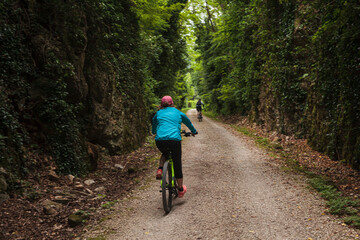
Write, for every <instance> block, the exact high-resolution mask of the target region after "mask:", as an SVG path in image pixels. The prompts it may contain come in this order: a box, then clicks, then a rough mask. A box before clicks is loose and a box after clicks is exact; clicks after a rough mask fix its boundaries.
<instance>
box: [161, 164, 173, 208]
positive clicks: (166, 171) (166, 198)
mask: <svg viewBox="0 0 360 240" xmlns="http://www.w3.org/2000/svg"><path fill="white" fill-rule="evenodd" d="M161 188H162V189H161V190H162V201H163V207H164V210H165V212H166V213H169V212H170V210H171V204H172V198H173V194H172V193H173V189H172V171H171V165H170V164H169V162H168V161H166V162H165V163H164V167H163V175H162V185H161Z"/></svg>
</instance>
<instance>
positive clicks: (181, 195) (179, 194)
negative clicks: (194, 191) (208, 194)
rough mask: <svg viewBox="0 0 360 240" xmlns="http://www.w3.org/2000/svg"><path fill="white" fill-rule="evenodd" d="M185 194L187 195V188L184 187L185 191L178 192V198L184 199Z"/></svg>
mask: <svg viewBox="0 0 360 240" xmlns="http://www.w3.org/2000/svg"><path fill="white" fill-rule="evenodd" d="M185 193H186V186H185V185H183V190H182V191H179V192H178V197H179V198H182V197H183V196H184V194H185Z"/></svg>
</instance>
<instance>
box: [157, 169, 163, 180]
mask: <svg viewBox="0 0 360 240" xmlns="http://www.w3.org/2000/svg"><path fill="white" fill-rule="evenodd" d="M162 173H163V170H162V169H160V168H159V169H158V170H157V171H156V179H161V178H162Z"/></svg>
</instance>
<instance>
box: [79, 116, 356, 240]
mask: <svg viewBox="0 0 360 240" xmlns="http://www.w3.org/2000/svg"><path fill="white" fill-rule="evenodd" d="M188 116H189V117H190V119H191V120H192V122H193V123H194V125H195V128H196V129H197V130H198V131H199V132H200V134H199V135H198V136H196V137H195V138H186V139H184V141H183V172H184V183H185V185H186V186H187V187H188V192H187V193H186V194H185V197H184V198H183V199H176V200H175V202H174V206H173V209H172V211H171V212H170V214H168V215H164V211H163V209H162V202H161V194H160V192H159V189H160V187H159V182H158V181H156V180H153V179H154V178H155V175H154V174H155V172H154V174H153V176H149V179H150V180H149V182H148V183H144V186H146V188H144V187H143V188H140V189H138V190H136V191H134V192H133V193H132V194H131V197H129V198H128V199H125V200H122V201H121V202H120V203H119V204H117V205H116V206H115V211H114V214H113V215H112V216H109V219H108V220H106V221H104V222H102V223H100V225H98V226H93V228H92V229H91V230H90V231H89V232H88V233H87V234H86V236H85V237H84V239H86V238H89V237H105V238H106V239H247V240H249V239H271V240H273V239H277V240H279V239H286V240H288V239H296V240H298V239H304V240H308V239H314V240H317V239H358V236H359V231H358V230H354V229H352V228H349V227H348V226H343V225H342V223H341V222H339V220H336V218H335V217H333V216H329V215H327V214H325V211H326V208H325V205H324V201H323V200H321V199H320V197H319V196H318V194H317V193H314V192H311V191H310V190H309V189H308V188H307V187H306V184H305V183H304V179H302V177H301V176H294V175H289V173H284V172H282V171H280V170H279V166H277V165H276V163H273V162H271V160H269V159H268V160H266V159H267V158H269V157H268V156H267V155H266V153H265V152H264V151H263V150H261V149H258V148H257V147H255V146H254V145H253V144H252V143H251V141H249V142H248V141H246V138H245V137H242V136H241V135H239V134H236V133H233V132H232V131H231V130H229V129H227V128H226V127H224V126H222V125H221V124H219V123H216V122H214V121H212V120H210V119H208V118H204V121H203V122H200V123H199V122H197V120H196V111H195V110H191V111H189V113H188Z"/></svg>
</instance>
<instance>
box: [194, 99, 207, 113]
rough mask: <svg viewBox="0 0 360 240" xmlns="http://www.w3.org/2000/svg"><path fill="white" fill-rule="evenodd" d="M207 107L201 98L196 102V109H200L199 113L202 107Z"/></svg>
mask: <svg viewBox="0 0 360 240" xmlns="http://www.w3.org/2000/svg"><path fill="white" fill-rule="evenodd" d="M203 107H205V105H204V103H203V102H202V101H201V99H199V101H197V103H196V110H197V111H198V113H200V112H201V111H202V108H203Z"/></svg>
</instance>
